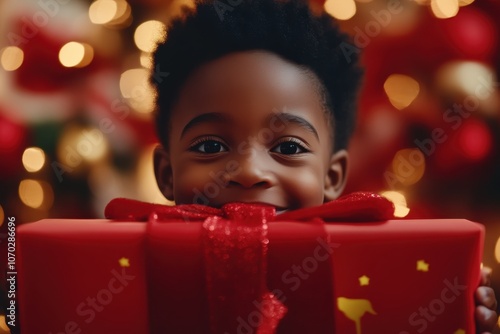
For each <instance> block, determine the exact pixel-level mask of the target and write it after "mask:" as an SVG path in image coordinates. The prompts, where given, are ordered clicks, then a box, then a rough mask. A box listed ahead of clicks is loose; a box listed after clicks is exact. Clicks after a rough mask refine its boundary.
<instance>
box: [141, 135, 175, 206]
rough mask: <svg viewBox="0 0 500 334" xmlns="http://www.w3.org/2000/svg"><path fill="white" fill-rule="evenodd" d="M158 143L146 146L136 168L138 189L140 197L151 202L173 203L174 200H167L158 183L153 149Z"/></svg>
mask: <svg viewBox="0 0 500 334" xmlns="http://www.w3.org/2000/svg"><path fill="white" fill-rule="evenodd" d="M155 147H156V144H154V145H151V146H149V147H148V148H146V149H145V150H144V151H143V153H142V154H141V156H140V158H139V161H138V163H137V170H136V177H135V182H136V189H137V192H138V196H139V199H140V200H141V201H145V202H149V203H161V204H168V205H173V204H174V202H172V201H169V200H167V199H166V198H165V197H164V196H163V194H162V193H161V191H160V189H159V188H158V184H157V183H156V178H155V175H154V168H153V151H154V149H155Z"/></svg>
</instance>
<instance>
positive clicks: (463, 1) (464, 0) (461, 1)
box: [458, 0, 474, 7]
mask: <svg viewBox="0 0 500 334" xmlns="http://www.w3.org/2000/svg"><path fill="white" fill-rule="evenodd" d="M473 2H474V0H458V5H459V6H460V7H464V6H468V5H470V4H472V3H473Z"/></svg>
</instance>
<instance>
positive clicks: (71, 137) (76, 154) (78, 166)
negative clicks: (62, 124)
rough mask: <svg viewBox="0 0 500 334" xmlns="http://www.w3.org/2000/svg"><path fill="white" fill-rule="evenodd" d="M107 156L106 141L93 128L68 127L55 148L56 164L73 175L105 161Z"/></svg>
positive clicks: (103, 136)
mask: <svg viewBox="0 0 500 334" xmlns="http://www.w3.org/2000/svg"><path fill="white" fill-rule="evenodd" d="M108 154H109V143H108V139H107V137H106V136H105V135H104V134H103V133H102V131H101V130H100V129H98V128H95V127H81V126H77V125H72V126H68V127H67V128H66V129H65V130H64V132H63V133H62V135H61V139H60V140H59V143H58V146H57V158H58V162H60V163H62V164H63V165H64V166H66V167H67V168H66V169H67V170H69V171H70V173H74V174H75V175H79V174H80V172H83V171H84V170H85V169H86V168H87V167H88V165H89V164H93V163H97V162H99V161H101V160H103V159H105V158H106V157H107V155H108Z"/></svg>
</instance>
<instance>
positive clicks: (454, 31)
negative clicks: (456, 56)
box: [440, 6, 498, 60]
mask: <svg viewBox="0 0 500 334" xmlns="http://www.w3.org/2000/svg"><path fill="white" fill-rule="evenodd" d="M440 25H441V26H442V28H443V30H444V32H445V33H446V36H447V38H448V41H449V43H450V44H451V45H452V46H453V47H454V48H455V49H456V50H457V51H459V52H460V54H461V55H462V56H463V57H465V58H468V59H474V60H489V59H491V56H492V55H493V52H494V51H495V49H496V47H497V42H498V35H497V29H496V28H495V24H494V23H493V21H492V19H491V17H490V16H488V15H486V14H485V13H484V12H482V11H480V10H478V9H475V8H473V7H470V6H469V7H464V8H461V9H460V12H459V13H458V15H457V16H455V17H453V18H450V19H446V20H440Z"/></svg>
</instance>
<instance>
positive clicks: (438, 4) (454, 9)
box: [431, 0, 459, 19]
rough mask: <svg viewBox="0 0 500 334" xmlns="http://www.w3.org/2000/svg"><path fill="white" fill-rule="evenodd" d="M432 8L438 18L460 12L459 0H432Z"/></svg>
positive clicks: (452, 15)
mask: <svg viewBox="0 0 500 334" xmlns="http://www.w3.org/2000/svg"><path fill="white" fill-rule="evenodd" d="M431 10H432V13H433V14H434V16H436V17H437V18H438V19H448V18H451V17H454V16H455V15H457V14H458V10H459V5H458V0H431Z"/></svg>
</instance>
